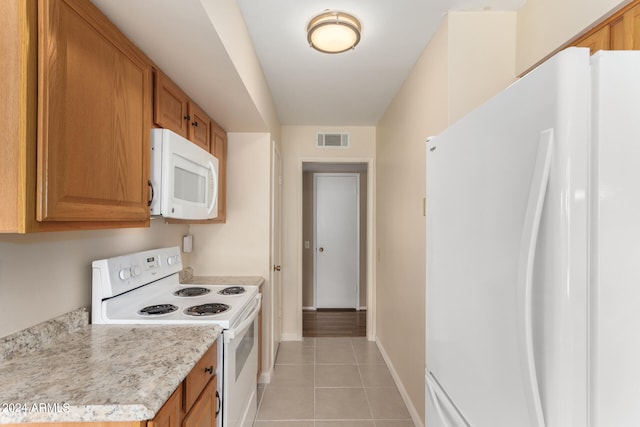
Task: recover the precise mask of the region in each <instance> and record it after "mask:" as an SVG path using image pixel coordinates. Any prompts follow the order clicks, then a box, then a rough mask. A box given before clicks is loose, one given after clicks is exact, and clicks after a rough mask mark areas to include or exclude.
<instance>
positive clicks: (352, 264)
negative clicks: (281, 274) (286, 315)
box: [314, 173, 360, 309]
mask: <svg viewBox="0 0 640 427" xmlns="http://www.w3.org/2000/svg"><path fill="white" fill-rule="evenodd" d="M359 188H360V176H359V175H358V174H354V173H318V174H315V175H314V194H315V209H314V211H315V219H314V221H315V238H314V242H315V256H314V259H315V268H314V272H315V306H316V308H356V309H357V308H358V306H359V304H358V287H359V265H360V253H359V248H360V202H359V199H360V191H359Z"/></svg>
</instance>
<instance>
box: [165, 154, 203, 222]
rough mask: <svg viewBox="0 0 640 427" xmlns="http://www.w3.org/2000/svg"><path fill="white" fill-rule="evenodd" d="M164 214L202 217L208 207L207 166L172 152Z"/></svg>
mask: <svg viewBox="0 0 640 427" xmlns="http://www.w3.org/2000/svg"><path fill="white" fill-rule="evenodd" d="M172 157H173V159H172V161H171V178H170V182H169V185H168V186H167V190H169V194H167V198H166V200H167V202H168V203H167V205H168V206H167V209H166V211H165V212H164V216H167V217H171V218H183V219H203V218H205V217H208V215H207V214H208V209H209V200H208V197H209V186H210V183H209V182H208V181H209V173H210V172H209V168H208V167H204V166H202V165H200V164H198V163H196V162H193V161H191V160H189V159H187V158H185V157H183V156H181V155H180V154H177V153H174V154H173V156H172Z"/></svg>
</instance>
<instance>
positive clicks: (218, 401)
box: [216, 390, 222, 417]
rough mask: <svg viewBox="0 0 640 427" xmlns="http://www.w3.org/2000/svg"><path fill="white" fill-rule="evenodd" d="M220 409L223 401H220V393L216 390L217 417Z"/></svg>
mask: <svg viewBox="0 0 640 427" xmlns="http://www.w3.org/2000/svg"><path fill="white" fill-rule="evenodd" d="M220 409H222V402H221V401H220V393H218V390H216V417H217V416H218V414H220Z"/></svg>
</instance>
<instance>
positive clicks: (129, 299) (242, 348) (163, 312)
mask: <svg viewBox="0 0 640 427" xmlns="http://www.w3.org/2000/svg"><path fill="white" fill-rule="evenodd" d="M92 268H93V274H92V295H91V300H92V309H91V322H92V323H94V324H173V325H175V324H202V323H203V322H204V323H209V324H214V325H218V326H220V327H221V328H222V329H223V333H222V343H219V344H218V360H219V361H222V363H219V364H218V370H217V372H216V373H217V375H218V391H219V392H220V393H221V400H222V404H221V407H220V408H219V410H220V411H221V412H222V413H221V414H219V415H218V426H219V427H250V426H251V425H252V423H253V419H254V418H255V413H256V407H257V405H256V385H257V384H256V376H257V369H258V333H259V331H258V325H257V316H258V312H259V311H260V307H261V295H260V293H259V292H258V288H257V287H255V286H245V287H243V286H222V285H200V284H198V285H193V284H185V283H180V281H179V272H180V271H181V270H182V268H183V266H182V258H181V256H180V248H179V247H177V246H175V247H170V248H160V249H154V250H149V251H144V252H136V253H132V254H127V255H122V256H118V257H113V258H108V259H102V260H96V261H94V262H93V263H92Z"/></svg>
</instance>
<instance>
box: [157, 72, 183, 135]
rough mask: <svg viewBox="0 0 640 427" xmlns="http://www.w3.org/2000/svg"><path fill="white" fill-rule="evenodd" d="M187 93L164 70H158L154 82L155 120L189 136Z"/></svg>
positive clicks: (161, 125) (165, 126) (180, 133)
mask: <svg viewBox="0 0 640 427" xmlns="http://www.w3.org/2000/svg"><path fill="white" fill-rule="evenodd" d="M188 104H189V98H188V97H187V95H186V94H185V93H184V92H183V91H182V90H181V89H180V88H179V87H178V86H177V85H176V84H175V83H173V82H172V81H171V80H170V79H169V78H168V77H167V76H165V75H164V74H163V73H162V72H160V71H156V73H155V84H154V105H153V120H154V122H155V123H156V124H157V125H158V126H160V127H163V128H166V129H170V130H172V131H174V132H175V133H177V134H178V135H182V136H183V137H185V138H188V137H189V126H190V125H191V121H190V117H189V111H188V109H187V105H188Z"/></svg>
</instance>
